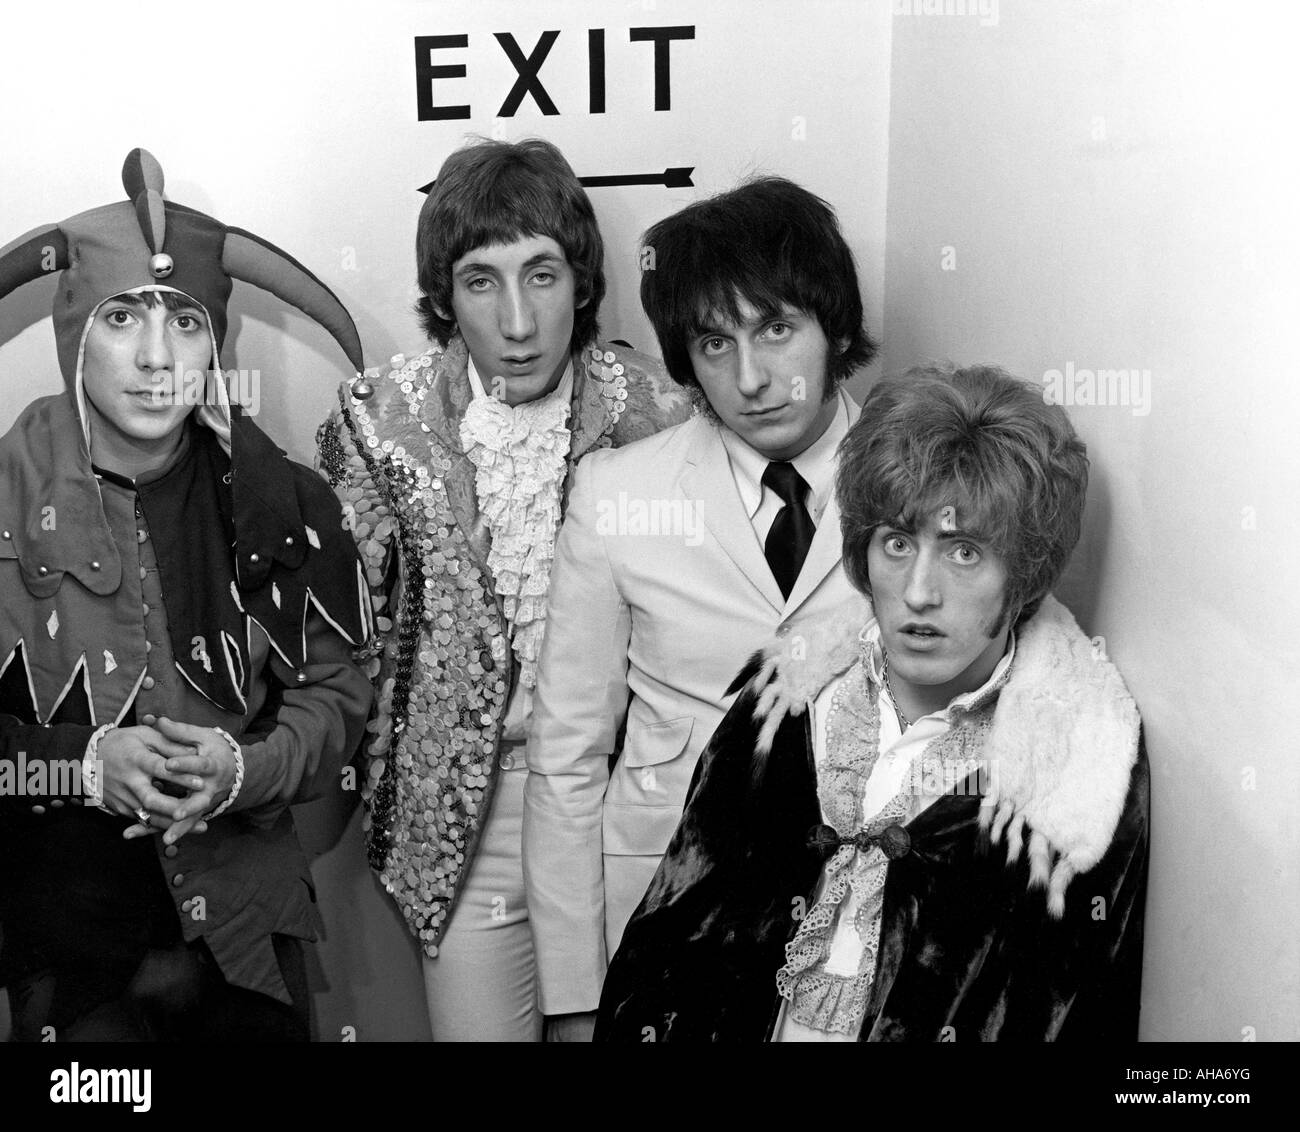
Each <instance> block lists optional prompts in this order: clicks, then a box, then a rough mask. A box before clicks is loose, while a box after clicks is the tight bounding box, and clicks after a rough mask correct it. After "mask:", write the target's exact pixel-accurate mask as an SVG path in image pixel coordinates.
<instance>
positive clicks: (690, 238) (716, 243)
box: [641, 177, 876, 396]
mask: <svg viewBox="0 0 1300 1132" xmlns="http://www.w3.org/2000/svg"><path fill="white" fill-rule="evenodd" d="M641 245H642V247H641V267H642V274H641V305H642V306H643V307H644V308H645V313H646V316H647V317H648V318H649V319H650V323H651V325H652V326H653V327H654V330H655V334H656V335H657V336H658V338H659V348H660V350H661V351H662V352H663V358H664V365H665V366H666V367H667V369H668V372H669V374H671V375H672V377H673V379H674V380H675V381H677V382H678V383H679V384H681V385H684V386H698V382H697V381H696V378H695V370H694V368H693V367H692V365H691V357H690V350H689V344H690V341H691V339H693V338H695V337H697V336H699V335H700V334H703V333H705V332H706V331H707V330H708V329H710V327H709V324H708V320H709V319H710V318H711V317H715V318H716V317H723V318H725V319H727V320H728V321H729V322H732V323H737V322H739V321H740V312H739V301H740V300H742V299H743V300H745V301H746V302H748V303H749V304H750V305H751V306H752V307H754V309H755V310H756V311H757V312H758V313H759V315H760V317H761V318H764V319H769V318H776V317H778V316H779V315H780V313H781V308H782V306H790V307H793V308H795V309H796V310H799V311H802V312H803V313H805V314H808V315H814V316H815V317H816V318H817V321H818V322H819V323H821V328H822V332H823V333H824V334H825V335H826V339H827V341H828V343H829V344H830V356H829V358H828V360H827V363H826V371H827V372H826V394H827V396H829V395H830V393H831V392H832V391H833V390H834V389H835V388H836V387H838V386H839V384H840V382H842V381H843V380H844V379H845V378H846V377H848V376H849V374H851V373H852V372H853V371H854V370H855V369H857V368H858V367H859V366H864V365H866V364H867V363H868V362H869V361H871V359H872V358H873V357H874V356H875V353H876V346H875V343H874V342H872V341H871V338H870V336H869V335H868V334H867V329H866V326H865V325H864V324H863V318H862V292H861V290H860V289H859V287H858V275H857V269H856V268H855V266H854V262H853V253H852V252H851V251H850V250H849V246H848V244H847V243H845V242H844V237H843V235H841V234H840V226H839V222H838V221H837V220H836V219H835V210H834V209H832V208H831V206H830V205H829V204H827V203H826V202H825V201H824V200H822V199H821V198H820V197H817V196H814V195H813V194H812V193H810V192H809V191H808V190H807V189H804V188H800V187H799V186H798V185H796V184H795V183H794V182H793V181H788V180H786V179H785V178H784V177H759V178H756V179H754V180H751V181H748V182H746V183H745V184H742V185H740V186H739V187H738V188H735V189H732V190H730V191H729V192H725V193H720V194H719V195H718V196H715V197H710V198H709V199H708V200H702V201H698V202H697V203H695V204H691V205H688V206H687V207H686V208H684V209H682V210H681V211H680V212H678V213H675V214H674V215H672V216H669V217H667V218H666V219H664V220H661V221H659V223H658V224H655V225H654V226H653V227H651V228H650V229H648V230H647V231H646V233H645V235H644V236H642V237H641ZM841 346H843V349H841V348H840V347H841Z"/></svg>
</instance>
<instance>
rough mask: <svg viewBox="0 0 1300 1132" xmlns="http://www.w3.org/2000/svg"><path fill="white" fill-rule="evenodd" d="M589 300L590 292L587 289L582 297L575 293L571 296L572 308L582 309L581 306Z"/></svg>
mask: <svg viewBox="0 0 1300 1132" xmlns="http://www.w3.org/2000/svg"><path fill="white" fill-rule="evenodd" d="M589 302H591V292H590V291H588V292H587V293H586V294H585V295H583V296H582V298H578V296H577V295H576V294H575V295H574V296H573V309H574V310H575V311H580V310H582V308H583V307H585V306H586V305H587V304H588V303H589Z"/></svg>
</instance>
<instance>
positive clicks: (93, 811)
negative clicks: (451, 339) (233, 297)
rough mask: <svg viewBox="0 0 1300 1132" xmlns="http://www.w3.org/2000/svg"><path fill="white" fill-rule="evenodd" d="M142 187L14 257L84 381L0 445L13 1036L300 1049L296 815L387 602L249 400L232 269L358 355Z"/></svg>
mask: <svg viewBox="0 0 1300 1132" xmlns="http://www.w3.org/2000/svg"><path fill="white" fill-rule="evenodd" d="M123 184H124V187H125V188H126V191H127V197H128V199H127V200H125V201H120V202H118V203H116V204H110V205H106V206H104V207H102V208H97V209H93V210H91V211H89V212H85V213H82V214H80V215H78V216H75V217H73V218H71V219H69V220H66V221H64V222H63V223H61V224H57V225H49V226H47V227H43V228H39V229H37V230H35V231H33V232H30V233H28V234H27V235H26V236H24V237H21V238H20V239H18V240H17V241H15V242H14V243H13V244H10V245H9V246H8V247H7V248H5V249H3V251H0V297H3V296H4V295H6V294H7V293H8V292H10V291H12V290H13V289H14V288H16V287H18V286H20V285H22V284H24V283H27V282H29V281H34V280H37V279H40V278H42V277H44V276H45V275H47V274H49V273H51V272H54V271H59V272H61V274H60V276H59V283H58V290H57V292H56V298H55V307H54V326H55V332H56V336H57V341H58V354H59V363H60V366H61V368H62V370H63V375H64V379H65V382H66V385H67V388H66V390H65V391H64V392H63V393H60V394H58V395H56V396H51V397H42V398H40V399H38V400H36V401H34V402H32V404H30V405H29V406H27V408H26V409H24V410H23V411H22V413H21V414H19V417H18V419H17V421H16V422H15V423H14V425H13V427H12V428H11V429H10V430H9V431H8V433H7V434H6V435H5V436H4V437H3V439H0V857H3V860H4V862H5V866H4V870H3V874H0V930H2V933H3V952H2V953H0V981H3V982H4V983H5V985H6V986H7V989H8V993H9V999H10V1006H11V1016H12V1028H13V1036H14V1037H15V1038H17V1039H20V1040H33V1041H41V1040H46V1041H48V1040H58V1041H91V1040H98V1041H102V1040H130V1041H141V1040H155V1041H156V1040H203V1041H212V1040H219V1041H232V1040H233V1041H258V1040H262V1041H265V1040H306V1038H307V1036H308V999H307V987H306V976H305V959H304V953H303V947H302V943H301V941H302V940H307V939H314V938H315V935H316V928H317V916H316V911H315V908H314V896H313V894H312V882H311V876H310V873H309V872H308V867H307V861H306V858H305V857H304V855H303V851H302V848H301V846H300V845H299V843H298V839H297V836H296V834H295V831H294V822H293V818H292V816H291V813H290V809H289V807H290V806H291V805H292V804H293V803H295V802H301V801H306V800H308V799H309V798H311V797H314V796H316V795H318V794H319V793H321V792H322V790H323V789H324V788H325V787H326V786H327V785H329V784H336V783H337V781H338V773H339V768H340V766H341V764H342V763H343V762H344V761H346V759H347V758H348V757H349V756H350V755H351V753H352V751H353V750H354V749H355V747H356V745H357V743H358V742H359V740H360V738H361V734H362V728H363V726H364V722H365V718H366V713H367V711H368V709H369V705H370V700H371V692H370V687H369V684H368V682H367V680H366V678H365V676H364V675H363V674H362V672H361V671H360V669H359V668H358V667H357V666H356V665H355V664H354V663H353V661H352V655H351V654H352V649H353V647H354V646H359V645H361V644H362V643H363V642H364V640H365V637H366V634H367V631H368V627H369V624H370V613H369V607H368V602H367V600H366V596H365V588H364V581H363V579H362V576H361V571H360V564H359V562H358V560H357V556H356V552H355V547H354V546H353V544H352V540H351V538H350V537H349V536H348V534H347V532H346V531H344V530H343V527H342V524H341V522H340V514H339V507H338V504H337V501H336V500H335V499H334V497H333V495H332V493H331V492H330V491H329V489H328V487H327V486H326V485H325V484H323V483H322V482H321V481H320V479H319V477H318V476H316V475H314V474H313V473H312V472H311V470H310V469H308V468H304V467H302V466H301V465H298V464H293V463H291V462H290V461H288V460H287V459H286V458H285V457H284V454H283V453H282V452H280V450H279V449H278V448H276V447H275V445H274V443H272V441H271V440H270V439H269V438H268V437H267V436H266V435H265V434H264V433H262V432H261V431H260V430H259V429H258V428H257V426H256V425H254V424H253V422H252V421H251V420H249V419H248V418H247V417H245V416H244V415H243V414H242V413H241V411H240V409H239V407H238V406H232V404H231V403H230V398H229V390H228V389H227V387H226V383H225V377H224V375H223V374H222V372H221V370H220V368H219V356H220V349H221V345H222V341H223V339H224V337H225V330H226V302H227V299H228V298H229V295H230V291H231V281H232V279H241V280H244V281H247V282H253V283H257V284H259V285H261V286H263V287H266V288H267V289H268V290H271V291H273V292H274V293H275V294H277V295H278V296H279V297H280V298H282V299H284V300H285V301H286V302H290V303H293V304H295V305H297V306H298V307H300V308H301V309H302V310H304V311H305V312H306V313H308V314H310V315H312V316H313V317H315V318H316V319H317V320H319V321H321V322H322V323H323V324H324V325H326V326H327V327H328V328H329V329H330V331H331V333H332V334H333V335H334V337H335V339H336V340H337V341H338V342H339V344H340V345H341V346H342V347H343V348H344V350H345V352H346V353H347V354H348V356H349V358H350V359H351V360H352V362H353V364H354V367H359V366H360V364H361V348H360V342H359V341H358V339H357V334H356V329H355V327H354V326H353V324H352V320H351V318H350V317H349V316H348V314H347V312H346V310H344V308H343V307H342V305H341V304H340V303H339V301H338V300H337V299H336V298H335V297H334V296H333V295H332V294H331V293H330V292H329V290H328V289H327V288H326V287H325V286H324V284H322V283H321V282H320V281H319V280H318V279H316V278H315V277H314V276H312V275H311V274H310V273H308V272H307V271H306V269H304V268H302V267H301V266H300V265H298V264H297V263H295V262H294V261H292V260H291V259H289V257H287V256H285V255H284V254H283V253H282V252H279V251H278V250H277V249H275V248H273V247H272V246H271V245H269V244H267V243H266V242H265V241H263V240H260V239H259V238H257V237H255V236H252V235H251V234H249V233H247V232H242V231H240V230H239V229H236V228H229V227H227V226H226V225H224V224H221V223H219V222H218V221H216V220H214V219H212V218H211V217H209V216H205V215H203V214H202V213H199V212H195V211H194V210H192V209H188V208H185V207H183V206H181V205H177V204H174V203H172V202H170V201H164V199H163V177H162V170H161V168H160V167H159V165H158V163H157V161H155V160H154V158H153V157H152V156H151V155H150V154H148V153H146V152H145V151H143V150H134V151H133V152H132V153H131V154H130V155H129V156H128V158H127V161H126V164H125V167H124V169H123Z"/></svg>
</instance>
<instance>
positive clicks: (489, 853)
mask: <svg viewBox="0 0 1300 1132" xmlns="http://www.w3.org/2000/svg"><path fill="white" fill-rule="evenodd" d="M514 762H515V767H514V769H512V770H499V771H498V773H499V774H500V776H501V777H500V780H499V781H498V783H497V788H496V794H495V796H494V797H493V799H492V809H491V811H490V812H489V814H488V819H487V825H486V827H485V828H484V830H483V834H482V837H481V839H480V841H479V846H478V853H477V855H476V856H475V858H474V863H473V864H472V865H471V866H470V870H469V876H468V877H466V878H465V881H464V885H465V887H464V890H463V891H462V892H461V895H460V900H459V902H458V903H457V905H456V911H455V913H454V914H453V915H452V918H451V923H450V924H449V925H448V927H447V931H446V933H445V934H444V936H443V939H442V944H441V946H440V947H439V948H438V958H436V959H429V958H427V957H426V958H425V960H424V991H425V996H426V998H427V999H428V1003H429V1023H430V1025H431V1027H432V1029H433V1040H434V1041H436V1042H538V1041H541V1039H542V1015H541V1012H540V1011H539V1010H538V1009H537V964H536V961H535V960H534V958H533V937H532V931H531V929H530V928H529V925H528V905H527V903H526V902H525V899H524V870H523V863H522V858H521V852H522V844H523V820H524V780H525V779H526V778H527V777H528V769H527V767H526V766H525V764H524V759H523V747H522V745H520V746H519V747H518V749H517V750H516V751H515V752H514Z"/></svg>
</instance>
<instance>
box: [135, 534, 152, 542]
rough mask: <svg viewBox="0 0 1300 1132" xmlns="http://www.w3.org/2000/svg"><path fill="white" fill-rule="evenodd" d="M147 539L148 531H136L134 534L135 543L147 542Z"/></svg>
mask: <svg viewBox="0 0 1300 1132" xmlns="http://www.w3.org/2000/svg"><path fill="white" fill-rule="evenodd" d="M148 539H149V532H148V531H136V532H135V541H136V542H147V541H148Z"/></svg>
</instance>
